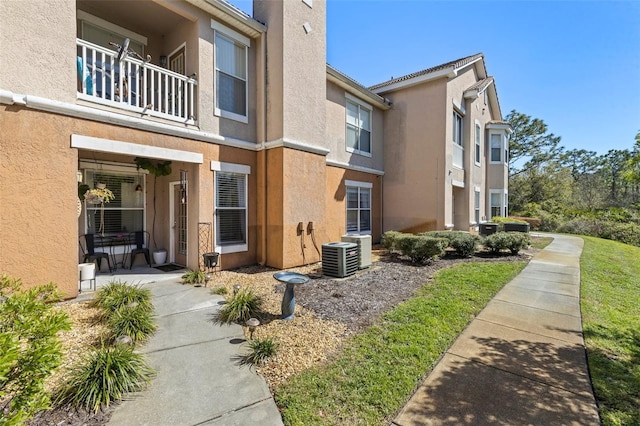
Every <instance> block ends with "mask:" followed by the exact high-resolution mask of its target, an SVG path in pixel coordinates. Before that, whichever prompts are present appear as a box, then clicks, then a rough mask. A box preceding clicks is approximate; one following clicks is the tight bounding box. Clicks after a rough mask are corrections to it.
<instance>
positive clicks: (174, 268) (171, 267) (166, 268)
mask: <svg viewBox="0 0 640 426" xmlns="http://www.w3.org/2000/svg"><path fill="white" fill-rule="evenodd" d="M153 269H159V270H161V271H162V272H171V271H179V270H181V269H184V266H181V265H176V264H174V263H167V264H166V265H158V266H154V267H153Z"/></svg>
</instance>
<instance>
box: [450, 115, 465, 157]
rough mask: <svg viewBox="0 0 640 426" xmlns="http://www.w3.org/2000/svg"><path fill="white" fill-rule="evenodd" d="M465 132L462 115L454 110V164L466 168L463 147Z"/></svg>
mask: <svg viewBox="0 0 640 426" xmlns="http://www.w3.org/2000/svg"><path fill="white" fill-rule="evenodd" d="M462 138H463V133H462V116H461V115H460V114H459V113H458V112H457V111H453V158H452V162H453V165H454V166H456V167H459V168H461V169H462V168H464V148H463V143H464V142H463V140H462Z"/></svg>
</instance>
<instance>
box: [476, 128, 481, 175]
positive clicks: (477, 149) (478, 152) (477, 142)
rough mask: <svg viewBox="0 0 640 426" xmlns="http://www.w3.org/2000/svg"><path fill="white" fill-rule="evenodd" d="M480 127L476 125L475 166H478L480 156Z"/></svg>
mask: <svg viewBox="0 0 640 426" xmlns="http://www.w3.org/2000/svg"><path fill="white" fill-rule="evenodd" d="M480 132H481V130H480V125H479V124H478V123H476V151H475V161H476V164H477V165H480V160H481V155H482V146H481V142H480V135H481V133H480Z"/></svg>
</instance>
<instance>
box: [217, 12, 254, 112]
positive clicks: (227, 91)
mask: <svg viewBox="0 0 640 426" xmlns="http://www.w3.org/2000/svg"><path fill="white" fill-rule="evenodd" d="M211 26H212V27H213V29H214V30H215V39H214V43H215V57H214V61H215V64H214V65H215V113H216V115H219V116H221V117H225V118H231V119H233V120H238V121H242V122H243V123H247V122H248V112H247V104H248V90H247V75H248V70H247V62H248V60H247V58H248V50H249V49H248V48H249V44H250V42H249V39H248V38H247V37H245V36H243V35H241V34H239V33H237V32H236V31H233V30H231V29H230V28H227V27H225V26H223V25H221V24H219V23H217V22H215V21H211Z"/></svg>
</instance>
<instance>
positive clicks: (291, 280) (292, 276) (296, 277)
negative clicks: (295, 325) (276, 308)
mask: <svg viewBox="0 0 640 426" xmlns="http://www.w3.org/2000/svg"><path fill="white" fill-rule="evenodd" d="M273 278H275V279H276V280H278V281H280V282H281V283H285V284H286V285H287V288H286V290H285V291H284V296H283V297H282V319H283V320H291V319H293V311H294V310H295V308H296V297H295V292H294V288H295V286H296V285H298V284H306V283H308V282H309V277H308V276H307V275H304V274H299V273H297V272H287V271H283V272H276V273H275V274H273Z"/></svg>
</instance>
